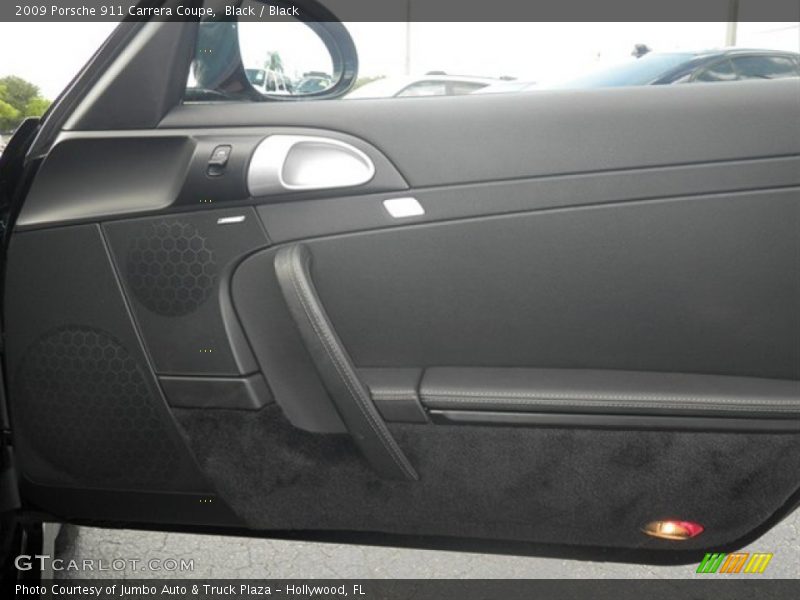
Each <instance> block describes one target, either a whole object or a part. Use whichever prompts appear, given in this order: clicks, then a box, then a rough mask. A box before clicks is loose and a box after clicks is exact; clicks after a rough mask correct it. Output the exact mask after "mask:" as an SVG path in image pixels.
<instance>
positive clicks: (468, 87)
mask: <svg viewBox="0 0 800 600" xmlns="http://www.w3.org/2000/svg"><path fill="white" fill-rule="evenodd" d="M486 85H487V84H485V83H477V82H474V81H453V82H451V83H450V93H451V94H452V95H453V96H461V95H462V94H471V93H472V92H475V91H477V90H479V89H481V88H485V87H486Z"/></svg>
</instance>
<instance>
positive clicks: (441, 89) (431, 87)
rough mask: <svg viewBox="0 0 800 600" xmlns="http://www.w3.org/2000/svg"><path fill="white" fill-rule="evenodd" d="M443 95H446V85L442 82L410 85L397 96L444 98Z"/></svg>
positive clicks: (421, 82)
mask: <svg viewBox="0 0 800 600" xmlns="http://www.w3.org/2000/svg"><path fill="white" fill-rule="evenodd" d="M445 94H447V85H446V84H445V82H444V81H420V82H419V83H414V84H411V85H410V86H408V87H407V88H405V89H404V90H403V91H401V92H400V93H399V94H397V96H398V97H406V96H444V95H445Z"/></svg>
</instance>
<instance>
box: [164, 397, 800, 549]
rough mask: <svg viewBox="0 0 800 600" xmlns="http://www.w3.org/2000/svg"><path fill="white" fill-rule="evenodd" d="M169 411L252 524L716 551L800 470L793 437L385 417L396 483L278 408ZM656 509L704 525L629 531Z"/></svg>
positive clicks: (756, 522)
mask: <svg viewBox="0 0 800 600" xmlns="http://www.w3.org/2000/svg"><path fill="white" fill-rule="evenodd" d="M175 413H176V417H177V419H178V420H179V422H180V423H181V424H182V425H183V426H184V428H185V429H186V431H187V433H188V434H189V437H190V439H191V442H192V446H193V448H194V451H195V453H196V455H197V457H198V459H199V461H200V463H201V465H202V466H203V468H204V470H205V472H206V473H208V475H209V476H210V477H211V478H212V479H213V481H214V483H215V486H216V488H217V490H218V492H219V494H220V495H221V496H222V497H223V498H225V499H226V500H227V501H228V502H229V503H230V505H231V506H232V507H233V508H234V510H235V511H236V512H237V513H238V514H239V516H241V517H242V518H243V520H244V521H245V522H246V523H247V524H248V525H249V526H250V527H253V528H255V529H276V530H287V529H289V530H291V529H299V530H303V529H307V530H308V529H317V530H349V531H369V532H389V533H397V534H412V535H413V534H421V535H434V536H454V537H461V538H479V539H489V540H492V539H494V540H515V541H526V542H534V543H543V544H556V545H573V544H574V545H579V546H581V545H582V546H595V547H608V548H616V549H632V550H647V549H649V550H656V551H658V550H673V551H674V550H679V549H686V550H701V549H714V550H719V549H720V547H722V546H723V545H725V544H729V543H732V542H735V541H737V540H739V539H740V538H741V537H742V536H745V535H747V534H749V533H750V532H752V531H753V530H754V529H756V528H757V527H759V526H760V525H761V524H762V523H763V522H764V521H765V520H767V519H768V518H769V517H771V516H772V515H773V513H775V512H776V511H777V510H779V509H780V508H781V507H782V506H783V505H784V504H785V503H786V501H787V499H789V497H790V496H791V495H792V493H793V492H794V491H795V488H796V486H797V481H798V478H797V473H798V469H800V435H798V434H745V433H696V432H692V433H689V432H669V431H603V430H590V429H547V428H506V427H471V426H458V427H449V426H441V425H432V424H427V425H391V426H390V429H391V431H392V433H393V435H394V436H395V438H396V439H397V441H398V443H399V444H400V446H401V447H402V448H403V450H404V451H405V452H406V453H407V455H408V457H409V459H410V460H411V462H412V463H413V464H414V466H415V468H416V469H417V471H418V472H419V474H420V480H419V481H414V482H396V481H388V480H382V479H380V478H379V477H378V476H376V475H375V473H374V472H373V471H372V470H371V469H370V468H369V466H368V465H367V463H366V462H364V460H363V458H362V457H361V456H360V454H359V452H358V450H357V449H356V447H355V445H354V444H353V443H352V441H351V440H350V439H349V438H348V437H347V436H345V435H336V434H329V435H321V434H311V433H307V432H304V431H301V430H299V429H297V428H295V427H293V426H291V425H290V424H289V423H288V421H287V420H286V419H285V417H284V416H283V415H282V414H281V412H280V409H279V408H278V407H277V406H275V405H273V406H269V407H266V408H264V409H262V410H261V411H259V412H257V413H251V412H247V413H245V412H244V411H225V410H203V411H199V410H187V409H176V410H175ZM665 518H682V519H690V520H693V521H697V522H699V523H702V524H703V525H705V527H706V531H705V533H703V534H702V535H701V536H700V537H698V538H696V539H695V540H690V541H688V542H684V543H681V544H675V543H674V542H668V541H664V540H655V539H651V538H648V537H646V536H645V535H643V534H642V533H641V532H640V528H641V527H642V525H644V524H645V523H646V522H648V521H650V520H653V519H665ZM539 551H540V552H542V551H543V550H541V549H540V550H539ZM627 558H628V559H630V560H642V556H641V555H638V558H637V554H636V552H632V553H631V554H630V555H628V557H627ZM693 558H695V557H694V556H692V557H687V560H692V559H693Z"/></svg>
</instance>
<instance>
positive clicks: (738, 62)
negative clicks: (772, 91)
mask: <svg viewBox="0 0 800 600" xmlns="http://www.w3.org/2000/svg"><path fill="white" fill-rule="evenodd" d="M732 60H733V64H734V65H735V66H736V70H737V71H738V72H739V77H740V78H741V79H782V78H783V77H797V76H798V73H797V67H796V66H795V64H794V63H793V62H792V61H791V60H789V59H788V58H785V57H783V56H766V55H765V56H738V57H736V58H733V59H732Z"/></svg>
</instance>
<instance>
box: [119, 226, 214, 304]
mask: <svg viewBox="0 0 800 600" xmlns="http://www.w3.org/2000/svg"><path fill="white" fill-rule="evenodd" d="M126 273H127V280H128V285H129V286H130V289H131V291H132V292H133V294H134V296H136V298H137V299H138V300H139V302H141V303H142V304H143V305H144V306H145V307H146V308H147V309H149V310H151V311H153V312H154V313H156V314H159V315H164V316H170V317H175V316H182V315H186V314H189V313H191V312H193V311H195V310H196V309H197V308H198V307H199V306H200V305H201V304H203V303H204V302H205V301H206V300H207V299H208V297H209V296H210V295H211V293H212V291H213V290H214V288H215V286H216V282H217V264H216V257H215V255H214V250H213V248H212V247H211V245H210V244H209V242H208V239H207V238H206V237H205V236H204V235H202V234H201V233H200V232H199V231H198V230H197V228H196V227H195V226H194V225H192V224H190V223H185V222H182V221H173V220H171V221H157V222H154V223H149V224H147V225H145V226H144V227H143V229H142V231H141V232H140V234H139V235H136V236H135V237H133V238H132V239H131V241H130V246H129V248H128V254H127V264H126Z"/></svg>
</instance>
